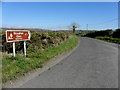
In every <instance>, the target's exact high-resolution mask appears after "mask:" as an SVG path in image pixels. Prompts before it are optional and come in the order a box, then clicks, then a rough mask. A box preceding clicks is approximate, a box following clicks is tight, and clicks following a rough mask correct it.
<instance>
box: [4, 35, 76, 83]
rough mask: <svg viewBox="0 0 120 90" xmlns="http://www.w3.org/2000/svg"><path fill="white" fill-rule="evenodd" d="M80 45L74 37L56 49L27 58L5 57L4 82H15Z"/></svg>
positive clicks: (39, 52)
mask: <svg viewBox="0 0 120 90" xmlns="http://www.w3.org/2000/svg"><path fill="white" fill-rule="evenodd" d="M77 43H78V38H77V37H76V36H72V37H71V38H70V39H68V40H66V41H64V42H63V43H61V44H60V45H58V46H56V47H49V48H47V49H45V50H44V51H41V50H38V51H36V53H32V54H28V55H27V58H25V57H24V56H22V55H21V54H19V55H17V56H16V57H13V56H4V57H3V59H2V64H3V67H2V74H3V76H2V82H6V81H9V80H14V79H16V78H18V77H19V76H21V75H24V74H25V73H27V72H29V71H30V70H32V69H36V68H42V67H43V63H45V62H46V61H47V60H49V59H50V58H52V57H54V56H56V55H58V54H60V53H62V52H64V51H69V50H71V49H73V48H74V47H75V46H76V45H77Z"/></svg>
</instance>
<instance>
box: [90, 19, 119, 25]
mask: <svg viewBox="0 0 120 90" xmlns="http://www.w3.org/2000/svg"><path fill="white" fill-rule="evenodd" d="M119 19H120V18H115V19H111V20H108V21H105V22H101V23H97V24H91V25H100V24H105V23H110V22H113V21H116V20H119Z"/></svg>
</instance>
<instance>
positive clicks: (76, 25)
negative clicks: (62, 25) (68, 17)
mask: <svg viewBox="0 0 120 90" xmlns="http://www.w3.org/2000/svg"><path fill="white" fill-rule="evenodd" d="M79 27H80V25H79V24H77V23H72V24H71V25H70V29H72V30H73V33H75V30H76V28H79Z"/></svg>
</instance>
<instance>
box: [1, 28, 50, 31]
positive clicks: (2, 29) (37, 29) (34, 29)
mask: <svg viewBox="0 0 120 90" xmlns="http://www.w3.org/2000/svg"><path fill="white" fill-rule="evenodd" d="M0 30H1V31H3V32H4V31H6V30H30V31H31V32H48V31H51V30H47V29H39V28H1V29H0Z"/></svg>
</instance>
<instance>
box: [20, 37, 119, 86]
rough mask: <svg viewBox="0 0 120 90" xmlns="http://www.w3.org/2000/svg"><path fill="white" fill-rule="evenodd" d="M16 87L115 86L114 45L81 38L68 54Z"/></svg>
mask: <svg viewBox="0 0 120 90" xmlns="http://www.w3.org/2000/svg"><path fill="white" fill-rule="evenodd" d="M19 88H118V45H117V44H112V43H108V42H104V41H100V40H95V39H91V38H86V37H81V38H80V45H79V47H78V48H77V49H76V50H75V51H74V52H73V53H72V54H71V55H70V56H68V57H67V58H65V59H64V60H62V61H61V62H60V63H58V64H57V65H55V66H53V67H52V68H50V69H48V70H47V71H45V72H43V73H41V74H40V75H39V76H37V77H35V78H33V79H31V80H29V81H28V82H27V83H25V84H23V85H22V86H20V87H19Z"/></svg>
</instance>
